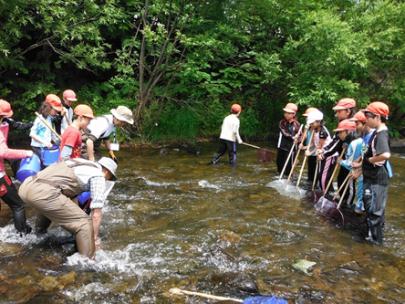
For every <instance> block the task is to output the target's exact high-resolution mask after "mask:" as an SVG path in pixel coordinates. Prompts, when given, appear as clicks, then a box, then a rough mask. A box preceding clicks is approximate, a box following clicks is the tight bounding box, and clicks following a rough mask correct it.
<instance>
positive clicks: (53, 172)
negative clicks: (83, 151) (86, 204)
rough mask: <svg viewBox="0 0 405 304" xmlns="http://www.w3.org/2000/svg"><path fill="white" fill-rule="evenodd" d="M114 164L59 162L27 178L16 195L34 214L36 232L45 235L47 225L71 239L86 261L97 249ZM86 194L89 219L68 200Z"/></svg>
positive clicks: (106, 160)
mask: <svg viewBox="0 0 405 304" xmlns="http://www.w3.org/2000/svg"><path fill="white" fill-rule="evenodd" d="M116 171H117V164H116V163H115V162H114V161H113V160H112V159H111V158H107V157H102V158H101V159H100V160H99V161H98V162H93V161H89V160H85V159H81V158H75V159H71V160H67V161H62V162H59V163H57V164H54V165H52V166H49V167H47V168H46V169H44V170H42V171H40V172H39V173H38V174H37V175H35V176H31V177H29V178H27V179H26V180H25V181H24V182H23V183H22V184H21V186H20V189H19V191H18V193H19V195H20V196H21V198H22V199H23V201H24V202H25V203H26V204H28V205H30V206H32V207H34V208H35V209H36V210H37V211H38V212H39V215H38V219H37V222H36V232H37V233H46V231H47V229H48V227H49V225H50V223H51V221H52V222H53V223H54V224H55V225H60V226H62V227H63V228H64V229H66V230H67V231H69V232H70V233H72V234H74V235H75V238H76V246H77V250H78V251H79V253H80V254H82V255H84V256H87V257H89V258H93V257H94V253H95V250H96V249H97V248H99V247H100V246H101V240H100V238H99V230H100V225H101V219H102V208H103V206H104V202H105V199H106V195H105V190H106V180H116ZM84 191H90V193H91V198H92V201H91V204H90V209H91V215H90V216H88V215H87V214H86V213H85V212H84V211H83V210H82V209H81V208H80V207H79V206H78V205H77V204H76V203H74V202H73V201H72V198H74V197H76V196H77V195H78V194H80V193H82V192H84Z"/></svg>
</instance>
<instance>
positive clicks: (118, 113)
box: [111, 106, 134, 125]
mask: <svg viewBox="0 0 405 304" xmlns="http://www.w3.org/2000/svg"><path fill="white" fill-rule="evenodd" d="M111 114H112V115H114V117H115V118H116V119H118V120H121V121H125V122H126V123H129V124H130V125H133V124H134V119H133V118H132V111H131V110H130V109H128V108H127V107H126V106H118V107H117V108H116V109H112V110H111Z"/></svg>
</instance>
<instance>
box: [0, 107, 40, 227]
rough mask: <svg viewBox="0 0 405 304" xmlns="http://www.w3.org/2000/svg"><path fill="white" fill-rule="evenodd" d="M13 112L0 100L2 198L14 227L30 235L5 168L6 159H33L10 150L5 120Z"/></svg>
mask: <svg viewBox="0 0 405 304" xmlns="http://www.w3.org/2000/svg"><path fill="white" fill-rule="evenodd" d="M11 116H13V110H12V109H11V106H10V104H9V103H8V102H7V101H5V100H3V99H0V198H1V200H2V201H3V202H5V203H6V204H7V205H8V206H9V207H10V209H11V212H12V213H13V218H14V227H15V228H16V230H17V231H18V232H20V233H24V234H27V233H30V232H31V227H30V226H29V225H28V224H27V222H26V217H25V209H24V202H23V201H22V200H21V198H20V197H19V196H18V193H17V190H16V188H15V186H14V184H13V183H12V181H11V179H10V178H9V177H8V175H7V174H6V171H5V168H4V160H5V159H22V158H26V157H32V155H33V153H32V151H30V150H16V149H10V148H9V147H8V145H7V139H8V131H9V125H8V123H6V122H5V121H4V118H11Z"/></svg>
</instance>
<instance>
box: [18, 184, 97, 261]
mask: <svg viewBox="0 0 405 304" xmlns="http://www.w3.org/2000/svg"><path fill="white" fill-rule="evenodd" d="M18 193H19V195H20V197H21V198H22V200H23V201H24V202H25V203H26V204H27V205H31V206H32V207H34V208H35V209H36V210H37V211H38V212H39V213H40V215H42V216H44V217H46V218H48V219H49V220H50V221H52V222H53V223H54V224H56V225H61V226H62V227H63V228H64V229H66V230H67V231H69V232H71V233H73V234H74V235H75V238H76V244H77V249H78V251H79V253H80V254H82V255H85V256H87V257H89V258H92V257H93V256H94V251H95V247H94V235H93V224H92V220H91V218H90V217H89V216H88V215H87V214H86V213H85V212H84V211H83V210H81V209H80V208H79V207H78V206H77V204H75V203H74V202H73V201H72V200H71V199H70V198H69V197H67V196H66V195H64V194H63V193H62V192H61V189H59V188H56V187H54V186H52V185H49V184H46V183H43V182H40V181H36V180H35V179H32V178H28V179H27V180H26V181H25V182H24V183H23V184H22V185H21V187H20V189H19V191H18ZM38 223H41V224H40V225H46V223H47V221H46V220H45V219H44V218H43V217H41V218H40V221H38V222H37V224H38ZM37 228H39V229H41V228H42V229H43V228H45V227H37Z"/></svg>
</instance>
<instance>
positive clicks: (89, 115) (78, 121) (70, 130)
mask: <svg viewBox="0 0 405 304" xmlns="http://www.w3.org/2000/svg"><path fill="white" fill-rule="evenodd" d="M73 112H74V120H73V122H72V124H71V125H70V126H68V127H67V128H66V130H65V132H63V135H62V140H61V144H60V152H61V153H60V156H59V159H60V160H67V159H70V158H77V157H80V156H81V146H82V135H81V133H80V132H81V131H82V130H85V129H86V128H87V126H88V125H89V123H90V121H91V119H93V118H94V115H93V110H92V109H91V108H90V107H89V106H87V105H78V106H76V107H75V109H74V111H73Z"/></svg>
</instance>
